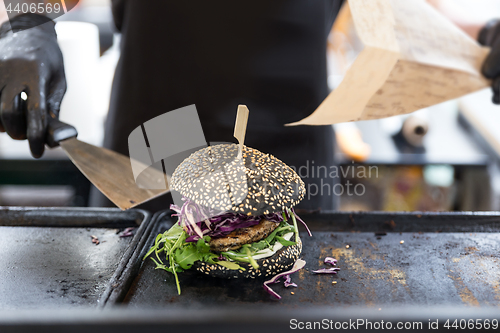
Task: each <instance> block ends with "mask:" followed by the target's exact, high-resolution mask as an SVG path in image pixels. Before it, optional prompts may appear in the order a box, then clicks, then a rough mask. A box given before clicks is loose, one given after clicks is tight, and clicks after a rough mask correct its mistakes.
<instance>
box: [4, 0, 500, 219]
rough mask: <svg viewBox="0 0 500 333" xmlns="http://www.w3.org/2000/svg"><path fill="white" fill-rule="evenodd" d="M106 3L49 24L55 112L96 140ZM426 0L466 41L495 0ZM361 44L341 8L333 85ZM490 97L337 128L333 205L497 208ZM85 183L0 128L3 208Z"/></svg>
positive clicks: (103, 95)
mask: <svg viewBox="0 0 500 333" xmlns="http://www.w3.org/2000/svg"><path fill="white" fill-rule="evenodd" d="M422 1H424V0H422ZM109 2H110V1H109V0H81V1H80V3H79V5H78V6H77V7H76V8H75V9H73V10H72V11H71V12H69V13H68V14H66V15H63V16H62V17H60V18H59V19H58V20H57V26H56V29H57V33H58V38H59V43H60V46H61V49H62V51H63V54H64V60H65V70H66V75H67V80H68V91H67V94H66V96H65V98H64V100H63V104H62V108H61V119H62V120H63V121H65V122H68V123H70V124H73V125H74V126H75V127H76V128H77V129H78V131H79V133H80V135H79V139H81V140H82V141H85V142H88V143H91V144H94V145H97V146H100V145H102V140H103V130H104V122H105V119H106V114H107V110H108V104H109V96H110V90H111V84H112V80H113V75H114V69H115V66H116V63H117V61H118V59H119V55H120V51H119V43H120V34H119V33H117V32H116V30H115V29H114V25H113V22H112V15H111V9H110V3H109ZM428 2H429V3H430V4H431V5H433V6H434V7H436V8H437V9H438V10H440V11H441V12H442V13H443V14H444V15H446V16H448V18H450V19H451V20H452V21H453V22H455V23H456V24H457V25H459V26H460V27H461V28H462V29H464V31H466V32H467V33H468V34H469V35H470V36H471V37H473V38H476V36H477V33H478V31H479V28H480V27H481V26H482V25H484V23H485V22H487V21H488V20H489V19H492V18H500V2H499V1H498V0H429V1H428ZM361 48H362V45H361V43H360V42H359V40H358V39H357V37H356V32H355V30H354V27H353V24H352V20H351V19H350V13H349V9H348V7H347V6H344V9H343V10H342V12H341V14H340V15H339V17H338V19H337V21H336V23H335V25H334V27H333V29H332V32H331V34H330V38H329V51H328V54H327V58H328V64H329V79H328V83H329V86H330V88H331V89H335V87H336V86H337V85H338V84H339V83H340V82H341V80H342V76H343V74H344V73H345V72H346V70H347V69H348V68H349V66H350V64H351V63H352V62H353V61H354V59H355V58H356V56H357V54H358V53H359V52H360V51H361ZM490 100H491V92H490V91H489V89H485V90H483V91H480V92H477V93H474V94H471V95H468V96H466V97H463V98H460V99H458V100H453V101H448V102H445V103H443V104H440V105H437V106H434V107H431V108H428V109H425V110H420V111H418V112H416V113H413V114H410V115H405V116H398V117H392V118H387V119H382V120H373V121H362V122H357V123H350V124H340V125H335V129H336V135H337V150H336V159H337V163H338V174H339V178H340V179H341V183H342V184H344V185H345V186H344V188H349V186H351V188H354V187H355V186H356V185H357V187H356V189H357V192H356V193H354V192H352V191H351V192H348V191H343V193H341V194H339V201H340V204H339V207H340V210H344V211H351V210H365V211H368V210H385V211H415V210H419V211H454V210H500V167H499V166H500V164H499V162H500V160H499V157H500V133H498V132H499V131H497V130H496V126H495V125H496V124H500V107H498V106H495V105H493V104H492V103H491V102H490ZM363 168H365V169H363ZM359 170H370V171H371V173H370V174H368V172H365V173H360V172H358V171H359ZM90 187H91V185H90V183H89V182H88V181H87V180H86V178H85V177H84V176H83V175H81V174H80V172H79V171H78V170H77V169H76V167H74V166H73V164H72V163H71V162H70V161H69V160H68V159H67V157H66V155H65V154H64V153H63V152H62V151H61V150H60V149H59V148H58V149H53V150H50V151H47V152H46V153H45V155H44V157H43V158H42V159H40V160H34V159H33V158H32V157H31V155H30V152H29V149H28V143H27V142H25V141H13V140H11V139H10V138H9V137H8V136H7V135H6V134H4V133H2V134H0V205H1V206H87V205H88V194H89V191H90Z"/></svg>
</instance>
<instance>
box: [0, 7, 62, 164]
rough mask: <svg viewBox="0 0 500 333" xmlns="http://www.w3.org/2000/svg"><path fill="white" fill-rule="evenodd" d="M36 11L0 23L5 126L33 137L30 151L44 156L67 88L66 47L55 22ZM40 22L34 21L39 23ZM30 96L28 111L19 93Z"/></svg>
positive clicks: (0, 125) (0, 112)
mask: <svg viewBox="0 0 500 333" xmlns="http://www.w3.org/2000/svg"><path fill="white" fill-rule="evenodd" d="M47 20H48V19H47V18H46V17H44V16H40V15H36V14H24V15H19V16H17V17H15V18H13V19H12V20H11V23H12V28H13V29H23V28H26V27H32V26H34V25H35V24H36V23H40V22H46V23H43V24H40V25H38V26H35V27H33V28H30V29H27V30H22V31H19V32H17V33H12V31H11V30H12V28H11V24H9V22H5V23H4V24H3V25H2V26H1V27H0V131H1V132H7V133H8V134H9V135H10V136H11V137H12V138H13V139H16V140H24V139H28V141H29V145H30V150H31V154H32V155H33V157H35V158H39V157H41V156H42V155H43V151H44V146H45V136H46V131H47V123H48V117H50V116H52V117H58V115H59V108H60V105H61V100H62V98H63V96H64V93H65V92H66V78H65V75H64V65H63V58H62V53H61V50H60V48H59V46H58V44H57V36H56V32H55V29H54V26H55V24H54V22H52V21H50V20H49V21H48V22H47ZM34 23H35V24H34ZM21 92H25V93H26V94H27V96H28V100H27V103H26V104H27V106H26V110H24V108H22V107H21V100H20V97H19V96H20V94H21Z"/></svg>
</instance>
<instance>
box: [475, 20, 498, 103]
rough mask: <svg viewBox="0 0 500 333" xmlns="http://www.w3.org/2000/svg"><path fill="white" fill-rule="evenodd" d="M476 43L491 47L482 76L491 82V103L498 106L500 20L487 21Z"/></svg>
mask: <svg viewBox="0 0 500 333" xmlns="http://www.w3.org/2000/svg"><path fill="white" fill-rule="evenodd" d="M478 42H479V43H480V44H481V45H484V46H489V47H491V52H490V54H489V55H488V56H487V57H486V60H485V61H484V63H483V68H482V73H483V75H484V76H485V77H486V78H488V79H491V80H492V84H491V87H492V89H493V103H495V104H500V19H495V20H491V21H489V22H488V23H487V24H486V25H485V26H484V27H483V28H482V29H481V31H480V32H479V36H478Z"/></svg>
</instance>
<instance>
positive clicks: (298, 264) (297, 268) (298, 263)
mask: <svg viewBox="0 0 500 333" xmlns="http://www.w3.org/2000/svg"><path fill="white" fill-rule="evenodd" d="M305 265H306V262H305V261H304V260H302V259H297V261H296V262H295V264H294V265H293V267H292V269H291V270H289V271H286V272H282V273H280V274H277V275H275V276H274V277H273V278H272V279H271V280H267V281H266V282H264V289H265V290H266V291H267V292H268V293H269V294H271V295H273V296H274V297H276V298H277V299H281V296H280V295H279V294H278V293H277V292H275V291H274V290H272V289H271V287H269V286H268V285H269V284H272V283H276V281H278V280H279V279H280V278H281V277H283V276H287V275H288V276H289V275H290V274H293V273H295V272H298V271H300V270H301V269H302V268H303V267H304V266H305Z"/></svg>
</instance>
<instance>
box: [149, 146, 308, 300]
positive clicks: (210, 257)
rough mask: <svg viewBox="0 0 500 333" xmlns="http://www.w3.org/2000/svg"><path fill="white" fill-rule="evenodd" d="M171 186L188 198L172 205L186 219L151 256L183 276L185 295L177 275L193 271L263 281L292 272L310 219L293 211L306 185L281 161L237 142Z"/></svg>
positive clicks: (210, 152)
mask: <svg viewBox="0 0 500 333" xmlns="http://www.w3.org/2000/svg"><path fill="white" fill-rule="evenodd" d="M170 187H171V189H172V190H173V192H176V193H177V195H178V196H179V197H182V205H175V204H174V205H172V206H171V209H172V210H173V211H174V212H175V214H173V216H176V217H177V218H178V221H176V223H174V225H173V226H172V227H171V228H170V229H169V230H167V231H166V232H164V233H162V234H159V235H158V236H157V238H156V241H155V244H154V245H153V246H152V247H151V249H150V250H149V252H148V253H147V254H146V257H148V256H150V257H151V259H152V260H153V261H154V262H155V263H156V265H157V268H160V269H164V270H166V271H169V272H171V273H173V274H174V275H175V278H176V282H177V288H178V291H179V294H180V286H179V280H178V276H177V273H179V272H183V271H185V270H188V269H194V270H196V271H198V272H200V273H202V274H206V275H209V276H213V277H219V278H250V279H255V278H265V277H270V276H276V275H277V274H280V273H282V272H285V271H287V270H289V269H290V268H292V266H294V264H295V262H296V261H297V259H298V258H299V255H300V253H301V250H302V242H301V240H300V238H299V233H298V227H297V221H300V222H302V223H304V222H303V221H302V220H301V219H300V218H299V217H298V216H297V215H296V214H295V211H294V209H293V207H294V206H295V205H297V204H298V203H299V202H300V201H301V200H302V199H303V198H304V195H305V186H304V182H303V181H302V180H301V179H300V177H299V176H298V175H297V173H296V172H295V171H294V170H293V169H292V168H290V167H289V166H288V165H286V164H285V163H283V162H282V161H280V160H279V159H277V158H276V157H274V156H272V155H269V154H265V153H262V152H260V151H258V150H256V149H253V148H249V147H246V146H242V148H240V147H239V146H238V145H236V144H220V145H215V146H209V147H206V148H203V149H201V150H198V151H196V152H195V153H193V154H191V155H190V156H189V157H188V158H186V159H185V160H184V161H183V162H182V163H181V164H180V165H179V166H178V167H177V168H176V169H175V171H174V173H173V174H172V177H171V179H170ZM304 225H305V223H304ZM306 228H307V226H306ZM308 231H309V230H308Z"/></svg>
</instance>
